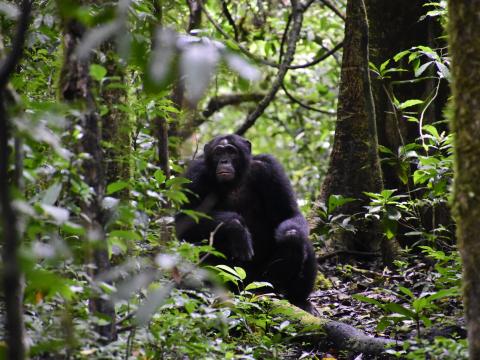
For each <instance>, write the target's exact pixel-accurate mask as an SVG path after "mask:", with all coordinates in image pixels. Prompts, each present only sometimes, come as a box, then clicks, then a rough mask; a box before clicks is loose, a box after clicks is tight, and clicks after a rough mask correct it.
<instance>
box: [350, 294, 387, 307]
mask: <svg viewBox="0 0 480 360" xmlns="http://www.w3.org/2000/svg"><path fill="white" fill-rule="evenodd" d="M352 298H354V299H355V300H358V301H361V302H364V303H367V304H372V305H376V306H379V307H382V306H383V304H382V303H381V302H380V301H378V300H375V299H371V298H369V297H366V296H363V295H359V294H354V295H352Z"/></svg>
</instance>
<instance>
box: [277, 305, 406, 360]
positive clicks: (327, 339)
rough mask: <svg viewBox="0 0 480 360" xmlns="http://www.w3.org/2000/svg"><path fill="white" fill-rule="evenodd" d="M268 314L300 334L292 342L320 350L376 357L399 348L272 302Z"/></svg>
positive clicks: (339, 324)
mask: <svg viewBox="0 0 480 360" xmlns="http://www.w3.org/2000/svg"><path fill="white" fill-rule="evenodd" d="M272 313H273V314H276V315H280V316H282V317H285V320H288V321H290V322H291V323H292V324H294V325H295V326H297V328H298V330H299V332H300V333H299V335H298V336H296V337H295V338H294V339H293V340H294V341H296V340H298V341H304V342H307V343H309V344H311V345H316V346H319V347H320V348H325V349H327V348H335V349H337V350H338V351H339V352H347V353H349V354H350V355H353V354H355V355H359V354H366V355H379V354H381V353H382V352H384V351H385V350H386V349H387V348H392V347H398V346H401V345H402V344H401V342H399V341H395V340H391V339H386V338H380V337H373V336H370V335H367V334H365V333H364V332H363V331H361V330H358V329H357V328H355V327H353V326H351V325H348V324H345V323H342V322H338V321H333V320H329V319H326V318H321V317H317V316H314V315H311V314H309V313H307V312H306V311H304V310H302V309H300V308H298V307H296V306H294V305H292V304H290V303H288V302H286V301H283V300H275V299H273V300H272ZM302 329H304V330H305V332H304V333H302Z"/></svg>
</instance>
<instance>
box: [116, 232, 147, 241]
mask: <svg viewBox="0 0 480 360" xmlns="http://www.w3.org/2000/svg"><path fill="white" fill-rule="evenodd" d="M113 236H116V237H119V238H122V239H127V240H142V237H141V236H140V235H139V234H138V233H136V232H135V231H128V230H113V231H111V232H110V234H109V237H113Z"/></svg>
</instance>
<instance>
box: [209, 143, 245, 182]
mask: <svg viewBox="0 0 480 360" xmlns="http://www.w3.org/2000/svg"><path fill="white" fill-rule="evenodd" d="M205 157H206V161H207V163H208V166H209V169H210V171H211V173H212V175H213V174H214V176H215V179H216V180H217V182H218V183H219V184H229V183H233V182H235V181H237V180H240V179H241V178H242V177H243V175H244V174H245V171H246V168H247V167H248V164H249V162H250V157H251V145H250V142H249V141H248V140H246V139H244V138H242V137H241V136H238V135H226V136H219V137H216V138H215V139H213V140H212V141H210V142H209V143H208V144H207V145H206V146H205Z"/></svg>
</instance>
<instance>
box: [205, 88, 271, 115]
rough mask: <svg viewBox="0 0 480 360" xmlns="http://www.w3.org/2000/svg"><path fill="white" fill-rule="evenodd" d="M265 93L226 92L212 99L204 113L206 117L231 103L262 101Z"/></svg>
mask: <svg viewBox="0 0 480 360" xmlns="http://www.w3.org/2000/svg"><path fill="white" fill-rule="evenodd" d="M264 96H265V95H264V94H259V93H252V94H226V95H218V96H215V97H213V98H212V99H210V101H209V102H208V105H207V107H206V108H205V110H203V112H202V115H203V116H204V117H206V118H208V117H210V116H212V115H213V113H215V112H217V111H218V110H220V109H222V108H224V107H225V106H229V105H238V104H241V103H244V102H251V101H260V100H262V98H263V97H264Z"/></svg>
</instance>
